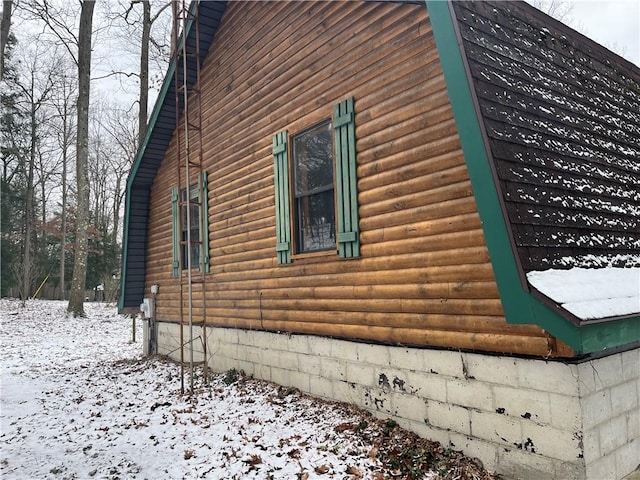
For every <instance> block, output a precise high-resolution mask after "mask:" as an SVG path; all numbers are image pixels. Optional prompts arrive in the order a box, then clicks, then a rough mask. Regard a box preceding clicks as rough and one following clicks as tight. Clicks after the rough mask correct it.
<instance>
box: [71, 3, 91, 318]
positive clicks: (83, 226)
mask: <svg viewBox="0 0 640 480" xmlns="http://www.w3.org/2000/svg"><path fill="white" fill-rule="evenodd" d="M94 7H95V0H83V1H82V10H81V12H80V28H79V31H78V103H77V108H78V121H77V125H78V135H77V139H76V183H77V192H78V218H77V224H76V247H75V260H74V262H73V278H72V280H71V291H70V292H69V304H68V306H67V312H69V313H70V314H72V315H73V316H75V317H78V316H84V288H85V282H86V278H87V253H88V252H87V231H88V229H89V178H88V175H87V159H88V157H89V93H90V80H91V32H92V24H93V9H94Z"/></svg>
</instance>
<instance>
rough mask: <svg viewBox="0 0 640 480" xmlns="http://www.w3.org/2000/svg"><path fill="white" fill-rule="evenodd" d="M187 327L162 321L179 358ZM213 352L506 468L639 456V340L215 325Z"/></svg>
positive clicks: (593, 470)
mask: <svg viewBox="0 0 640 480" xmlns="http://www.w3.org/2000/svg"><path fill="white" fill-rule="evenodd" d="M179 331H180V330H179V326H178V325H175V324H168V323H161V324H159V331H158V341H159V350H158V351H159V353H161V354H169V355H170V356H171V357H173V358H174V359H178V358H179V354H180V352H179V348H177V347H178V346H179V344H180V343H179ZM188 338H189V335H188V332H186V331H185V334H184V339H185V341H186V340H188ZM194 338H195V341H194V359H197V360H196V361H199V360H202V358H203V356H202V353H201V352H202V350H203V348H202V347H203V339H202V332H201V331H200V329H199V328H197V327H196V328H194ZM184 355H185V359H188V358H189V354H188V351H187V350H185V353H184ZM207 358H209V365H210V366H211V368H212V369H213V370H216V371H220V372H222V371H226V370H228V369H230V368H235V369H241V370H243V371H244V372H245V373H247V374H249V375H253V376H255V377H256V378H261V379H264V380H270V381H272V382H275V383H278V384H281V385H285V386H292V387H295V388H298V389H300V390H302V391H304V392H308V393H310V394H312V395H316V396H319V397H324V398H328V399H332V400H338V401H344V402H349V403H353V404H355V405H358V406H361V407H364V408H366V409H368V410H370V411H371V412H373V413H374V414H375V415H377V416H379V417H383V418H384V417H392V418H394V419H395V420H396V421H397V422H398V423H399V424H400V425H401V426H403V427H405V428H408V429H410V430H412V431H414V432H416V433H418V434H419V435H421V436H424V437H427V438H430V439H433V440H438V441H440V442H441V443H442V444H443V445H445V446H451V447H453V448H455V449H459V450H462V451H464V452H465V453H466V454H467V455H471V456H475V457H478V458H480V459H481V460H482V461H483V462H484V465H485V467H486V468H488V469H491V470H496V471H498V472H499V473H501V474H503V475H504V476H505V477H507V478H514V479H516V478H517V479H527V480H528V479H531V480H543V479H550V480H558V479H576V480H581V479H588V480H591V479H593V480H605V479H621V478H623V477H624V476H625V475H627V474H628V473H630V472H631V471H633V470H634V469H635V468H636V467H637V466H638V464H640V416H639V403H638V399H639V397H640V349H635V350H631V351H627V352H624V353H618V354H615V355H611V356H608V357H605V358H602V359H597V360H590V361H586V362H583V363H578V364H567V363H563V362H554V361H545V360H537V359H524V358H515V357H506V356H494V355H484V354H476V353H461V352H452V351H443V350H428V349H416V348H404V347H391V346H383V345H370V344H366V343H357V342H349V341H343V340H335V339H330V338H323V337H313V336H306V335H287V334H277V333H267V332H259V331H248V330H235V329H211V328H209V329H207Z"/></svg>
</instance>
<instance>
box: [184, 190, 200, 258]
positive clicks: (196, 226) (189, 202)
mask: <svg viewBox="0 0 640 480" xmlns="http://www.w3.org/2000/svg"><path fill="white" fill-rule="evenodd" d="M180 198H181V200H182V202H181V205H182V208H181V210H182V211H181V215H182V218H181V222H180V225H181V227H182V229H181V230H182V232H181V237H180V240H181V242H180V245H181V246H182V248H181V253H180V263H181V265H182V270H186V269H187V268H189V265H191V268H195V267H196V266H199V265H200V253H201V252H200V250H201V248H200V243H201V242H200V187H199V186H198V185H191V186H190V187H189V198H187V189H186V188H183V189H182V190H181V192H180ZM187 210H188V213H189V214H188V215H187ZM189 233H190V234H191V238H190V240H191V242H190V243H191V255H190V256H189V255H188V251H187V249H188V248H189V245H188V242H187V235H188V234H189ZM189 261H191V263H189Z"/></svg>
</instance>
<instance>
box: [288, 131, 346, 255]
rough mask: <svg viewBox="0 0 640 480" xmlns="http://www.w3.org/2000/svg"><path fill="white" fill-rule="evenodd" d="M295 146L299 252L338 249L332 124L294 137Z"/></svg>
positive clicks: (294, 206) (294, 174)
mask: <svg viewBox="0 0 640 480" xmlns="http://www.w3.org/2000/svg"><path fill="white" fill-rule="evenodd" d="M292 144H293V145H292V146H293V185H294V189H293V198H294V202H293V209H294V223H295V240H296V252H298V253H306V252H316V251H320V250H332V249H333V250H335V248H336V230H335V228H336V226H335V202H334V187H333V162H334V160H333V135H332V128H331V122H330V121H328V122H324V123H322V124H321V125H318V126H315V127H313V128H310V129H308V130H307V131H305V132H302V133H300V134H298V135H295V136H294V137H293V139H292Z"/></svg>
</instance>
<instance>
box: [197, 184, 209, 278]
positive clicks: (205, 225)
mask: <svg viewBox="0 0 640 480" xmlns="http://www.w3.org/2000/svg"><path fill="white" fill-rule="evenodd" d="M200 181H201V182H202V184H201V185H200V188H199V190H200V195H201V196H202V198H201V200H200V205H201V213H200V220H201V225H200V236H201V237H202V252H201V254H200V271H201V272H204V273H209V271H210V268H211V265H210V258H209V177H208V175H207V172H202V175H201V177H200Z"/></svg>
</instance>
